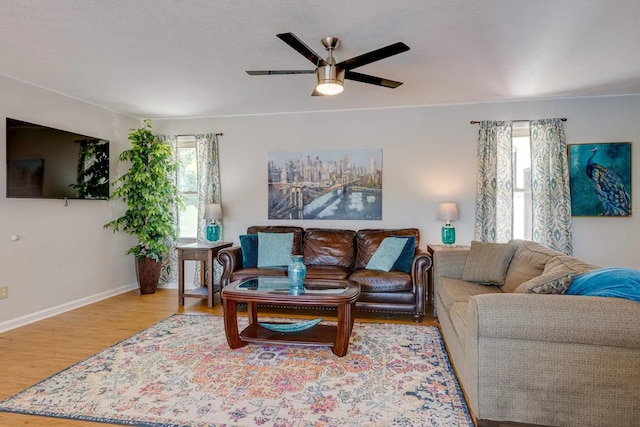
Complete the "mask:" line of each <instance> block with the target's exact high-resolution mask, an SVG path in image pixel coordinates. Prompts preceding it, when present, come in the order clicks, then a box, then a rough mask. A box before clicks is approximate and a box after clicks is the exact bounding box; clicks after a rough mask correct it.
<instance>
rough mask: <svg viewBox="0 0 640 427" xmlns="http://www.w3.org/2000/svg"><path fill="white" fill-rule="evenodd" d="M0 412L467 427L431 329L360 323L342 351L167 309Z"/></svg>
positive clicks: (280, 425) (176, 422) (196, 422)
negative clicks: (231, 343) (245, 339)
mask: <svg viewBox="0 0 640 427" xmlns="http://www.w3.org/2000/svg"><path fill="white" fill-rule="evenodd" d="M241 322H245V323H246V318H245V319H241ZM241 327H244V325H241ZM0 410H2V411H7V412H18V413H23V414H35V415H45V416H51V417H59V418H71V419H81V420H91V421H99V422H105V423H113V424H123V425H136V426H155V427H159V426H185V427H186V426H189V427H192V426H274V427H275V426H277V427H287V426H305V427H312V426H323V427H330V426H335V427H344V426H358V427H362V426H403V427H409V426H447V427H449V426H473V423H472V421H471V418H470V416H469V412H468V410H467V406H466V403H465V401H464V398H463V395H462V393H461V391H460V388H459V386H458V384H457V382H456V379H455V376H454V374H453V371H452V369H451V366H450V364H449V360H448V358H447V355H446V353H445V351H444V345H443V342H442V338H441V336H440V333H439V331H438V329H437V328H435V327H429V326H420V325H395V324H386V323H385V324H383V323H356V324H355V325H354V329H353V335H352V337H351V343H350V345H349V352H348V353H347V355H346V356H345V357H337V356H335V355H334V354H333V353H332V352H331V351H330V349H329V348H325V347H309V346H284V345H257V344H249V345H247V346H245V347H242V348H240V349H237V350H231V349H230V348H229V347H228V346H227V343H226V339H225V335H224V325H223V320H222V318H221V317H215V316H207V315H174V316H172V317H170V318H169V319H167V320H164V321H162V322H160V323H158V324H156V325H154V326H152V327H150V328H148V329H146V330H144V331H142V332H140V333H138V334H137V335H134V336H133V337H131V338H128V339H126V340H124V341H122V342H120V343H119V344H117V345H115V346H113V347H110V348H108V349H106V350H104V351H102V352H100V353H98V354H96V355H95V356H92V357H90V358H89V359H86V360H85V361H83V362H80V363H78V364H77V365H74V366H72V367H70V368H68V369H66V370H64V371H62V372H59V373H57V374H55V375H53V376H52V377H50V378H48V379H46V380H44V381H42V382H40V383H39V384H36V385H34V386H33V387H30V388H28V389H26V390H24V391H22V392H20V393H19V394H17V395H15V396H13V397H10V398H9V399H6V400H5V401H3V402H0Z"/></svg>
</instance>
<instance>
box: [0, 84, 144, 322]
mask: <svg viewBox="0 0 640 427" xmlns="http://www.w3.org/2000/svg"><path fill="white" fill-rule="evenodd" d="M0 93H1V94H2V96H1V97H0V164H2V171H3V172H2V173H0V194H1V196H0V286H9V298H8V299H5V300H0V330H2V329H8V328H9V327H11V326H12V325H14V324H20V323H25V322H27V321H29V320H30V319H31V318H34V319H35V318H37V317H38V316H39V315H42V314H43V313H49V314H53V313H55V312H57V311H60V310H62V309H64V308H65V307H66V306H73V305H77V304H79V303H82V302H83V301H86V302H89V301H92V300H94V299H96V298H100V297H103V296H107V295H110V294H113V293H118V292H122V290H123V288H131V287H135V273H134V269H133V259H132V258H131V256H125V252H126V249H127V248H128V247H129V246H130V244H132V240H131V238H130V237H129V236H123V235H122V234H116V235H114V234H113V233H112V232H111V231H110V230H105V229H103V228H102V226H103V224H105V223H106V222H108V221H109V220H111V219H113V218H115V217H116V216H117V215H119V214H120V212H121V211H120V210H121V209H123V207H122V204H121V203H120V202H117V201H98V200H71V201H69V205H68V206H66V207H65V205H64V201H63V200H38V199H7V198H6V197H5V188H6V166H5V165H6V147H5V145H6V144H5V137H6V130H5V117H11V118H14V119H19V120H24V121H28V122H31V123H37V124H41V125H45V126H50V127H54V128H58V129H64V130H67V131H71V132H76V133H79V134H83V135H91V136H95V137H99V138H103V139H107V140H109V141H110V151H111V153H110V155H111V177H112V179H113V177H115V176H117V175H119V174H120V173H122V170H117V168H120V169H122V167H121V166H117V165H116V162H115V159H116V157H117V155H118V154H119V153H120V152H121V151H122V150H123V149H124V148H125V147H126V146H127V145H128V141H127V134H128V131H129V129H130V128H132V127H137V126H138V124H139V121H138V120H135V119H132V118H130V117H126V116H123V115H120V114H116V113H113V112H110V111H107V110H104V109H101V108H98V107H95V106H92V105H89V104H86V103H83V102H80V101H77V100H74V99H71V98H68V97H64V96H61V95H58V94H55V93H52V92H49V91H45V90H42V89H39V88H36V87H33V86H29V85H26V84H23V83H20V82H18V81H15V80H11V79H8V78H5V77H1V76H0ZM12 235H17V236H19V240H17V241H12V240H11V239H10V237H11V236H12Z"/></svg>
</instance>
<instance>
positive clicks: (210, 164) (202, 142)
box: [194, 133, 224, 286]
mask: <svg viewBox="0 0 640 427" xmlns="http://www.w3.org/2000/svg"><path fill="white" fill-rule="evenodd" d="M194 136H195V138H196V158H197V162H198V241H205V240H206V237H205V236H206V232H205V228H206V226H207V223H206V220H205V219H204V208H205V206H206V205H207V204H209V203H221V197H220V163H219V155H218V137H217V136H216V134H214V133H207V134H198V135H194ZM223 214H224V212H223ZM222 221H223V220H218V224H220V240H224V238H223V236H224V225H223V223H222ZM221 273H222V267H221V266H220V264H218V263H217V262H214V282H215V283H219V282H220V275H221ZM205 277H206V275H205ZM195 281H197V282H199V281H200V264H198V267H197V268H196V278H195ZM201 285H202V286H204V285H205V284H204V283H201Z"/></svg>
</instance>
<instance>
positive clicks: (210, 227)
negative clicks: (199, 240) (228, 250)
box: [205, 221, 220, 242]
mask: <svg viewBox="0 0 640 427" xmlns="http://www.w3.org/2000/svg"><path fill="white" fill-rule="evenodd" d="M205 232H206V235H207V241H209V242H217V241H218V240H220V226H219V225H218V224H216V223H215V222H213V221H211V222H210V223H209V224H207V228H206V229H205Z"/></svg>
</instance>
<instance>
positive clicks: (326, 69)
mask: <svg viewBox="0 0 640 427" xmlns="http://www.w3.org/2000/svg"><path fill="white" fill-rule="evenodd" d="M316 74H317V76H318V84H319V85H321V84H339V85H340V86H343V85H344V70H341V69H339V68H338V67H336V66H335V65H333V64H327V65H325V66H322V67H318V68H317V70H316Z"/></svg>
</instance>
